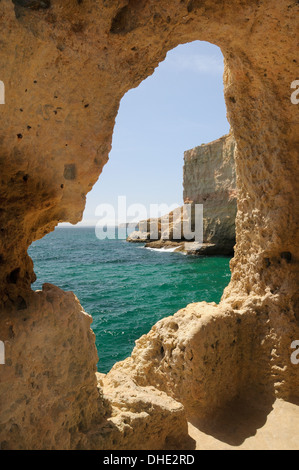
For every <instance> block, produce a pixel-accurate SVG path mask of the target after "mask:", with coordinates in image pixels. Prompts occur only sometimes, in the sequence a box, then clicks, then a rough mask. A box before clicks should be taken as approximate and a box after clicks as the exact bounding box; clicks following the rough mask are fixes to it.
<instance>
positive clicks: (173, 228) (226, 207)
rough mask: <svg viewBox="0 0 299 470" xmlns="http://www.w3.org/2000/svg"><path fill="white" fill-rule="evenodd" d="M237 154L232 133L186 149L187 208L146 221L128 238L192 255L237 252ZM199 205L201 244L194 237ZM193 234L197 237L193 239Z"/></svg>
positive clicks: (185, 193) (185, 182)
mask: <svg viewBox="0 0 299 470" xmlns="http://www.w3.org/2000/svg"><path fill="white" fill-rule="evenodd" d="M234 156H235V140H234V138H233V136H232V135H227V136H224V137H222V138H221V139H218V140H216V141H214V142H211V143H209V144H203V145H201V146H199V147H195V148H194V149H192V150H188V151H186V152H185V155H184V181H183V188H184V193H183V197H184V202H185V208H184V207H182V208H178V209H175V210H174V211H172V212H171V213H170V214H166V215H165V216H162V217H160V218H159V219H148V220H147V221H141V222H140V223H139V230H138V231H134V232H132V233H131V234H130V235H129V237H128V239H127V241H129V242H133V243H136V242H145V243H146V247H149V248H167V247H177V251H184V252H187V253H191V254H199V255H217V254H218V255H233V252H234V245H235V241H236V237H235V218H236V213H237V190H236V172H235V158H234ZM189 204H190V205H191V206H190V210H189V212H188V205H189ZM196 204H201V205H202V206H203V220H202V223H203V231H202V232H203V239H202V242H198V243H196V242H194V241H195V238H196V236H195V235H196V232H195V225H196V222H195V218H196V215H195V209H194V208H195V205H196ZM184 221H185V223H186V225H185V227H186V228H185V227H184ZM188 221H189V222H188ZM184 228H185V229H184ZM177 229H178V230H177ZM185 232H186V236H184V235H185ZM192 234H194V236H193V242H191V241H190V240H192V238H191V237H190V236H191V235H192Z"/></svg>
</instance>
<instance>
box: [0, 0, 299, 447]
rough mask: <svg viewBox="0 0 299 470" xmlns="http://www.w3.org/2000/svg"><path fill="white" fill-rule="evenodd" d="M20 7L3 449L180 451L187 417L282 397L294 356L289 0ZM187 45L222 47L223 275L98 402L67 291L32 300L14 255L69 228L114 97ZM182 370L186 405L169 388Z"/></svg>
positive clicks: (5, 133) (9, 104)
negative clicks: (231, 216) (225, 148)
mask: <svg viewBox="0 0 299 470" xmlns="http://www.w3.org/2000/svg"><path fill="white" fill-rule="evenodd" d="M28 5H29V4H28V3H27V6H24V2H21V1H15V2H12V1H11V0H1V2H0V17H1V31H0V34H1V46H2V47H1V55H0V74H1V75H0V79H1V80H2V81H3V82H4V84H5V93H6V96H5V103H6V104H5V105H1V106H0V113H1V122H2V127H1V136H0V148H1V153H0V166H1V173H0V175H1V189H0V292H1V297H0V298H1V320H0V322H1V323H0V324H1V329H0V340H3V341H4V343H5V348H6V355H7V354H8V355H7V359H10V361H9V363H6V364H5V365H4V366H3V365H0V395H1V404H0V441H1V443H2V447H3V448H112V447H113V448H130V447H131V448H136V447H137V446H139V445H140V448H141V446H142V444H141V442H145V441H146V439H147V436H153V437H152V439H151V440H149V442H150V445H151V447H157V448H161V447H165V448H167V447H168V445H169V446H174V445H175V444H174V442H175V440H176V442H177V443H176V445H177V446H181V445H182V444H180V443H179V442H182V441H183V440H184V438H186V432H187V431H186V416H187V417H189V416H190V415H191V414H194V413H195V414H197V418H198V419H199V418H200V417H201V416H207V415H208V414H209V409H210V410H215V413H216V412H217V409H219V408H221V407H222V406H224V404H225V403H227V402H229V401H231V400H233V399H235V398H236V396H238V397H240V398H242V397H244V396H245V395H246V398H248V399H250V397H253V398H252V400H255V401H258V400H260V399H261V397H263V396H266V397H268V398H270V399H271V400H274V398H275V397H279V398H282V399H285V400H293V401H294V402H296V399H297V400H298V390H299V368H298V365H295V364H292V363H291V361H290V353H291V349H290V346H291V343H292V341H294V340H296V339H299V313H298V312H299V310H298V305H299V304H298V300H299V298H298V251H299V250H298V248H299V238H298V203H297V201H298V199H299V194H298V191H299V189H298V135H299V132H298V130H299V129H298V107H297V106H296V105H294V104H292V102H291V100H290V96H291V93H292V91H293V90H292V89H291V83H292V82H293V81H294V80H296V79H297V78H298V77H297V65H298V64H297V57H296V51H297V43H298V33H297V22H298V20H297V18H298V12H299V4H298V2H297V1H290V0H288V1H287V0H274V1H273V0H259V1H255V0H254V1H252V2H244V1H242V0H232V1H231V2H223V1H215V0H202V1H196V0H189V1H187V0H186V1H172V2H170V1H169V0H161V1H159V2H156V1H154V0H146V1H145V0H138V1H137V0H117V1H114V0H113V1H111V0H105V1H104V0H84V1H83V2H75V1H73V0H63V1H62V0H52V1H51V2H50V1H49V2H34V5H33V2H32V4H31V5H30V8H29V7H28ZM193 40H204V41H209V42H212V43H214V44H216V45H218V46H219V47H221V50H222V52H223V55H224V59H225V73H224V94H225V100H226V104H227V112H228V119H229V122H230V125H231V128H232V132H233V135H234V138H235V140H236V144H237V151H236V154H235V161H236V178H237V198H238V199H237V204H238V213H237V218H236V247H235V257H234V259H233V260H232V262H231V270H232V279H231V282H230V284H229V286H228V287H227V289H226V290H225V292H224V295H223V298H222V301H221V303H220V305H219V306H215V305H212V306H210V305H207V304H201V306H199V307H196V308H195V307H194V306H191V307H187V309H186V311H185V312H183V313H182V312H181V313H178V314H177V316H176V318H175V320H173V322H174V323H176V324H177V326H176V325H175V324H174V323H173V325H172V321H171V320H164V323H162V324H159V325H158V326H157V327H154V329H153V331H152V332H151V333H149V335H148V336H147V337H145V338H143V339H142V340H140V342H139V343H138V344H137V349H136V350H135V352H134V354H133V356H132V358H131V359H128V360H127V361H125V362H124V363H122V364H119V365H118V366H115V367H116V369H113V370H112V371H111V373H110V374H109V375H108V376H107V377H106V378H105V380H103V381H102V383H103V387H104V391H103V392H101V391H100V390H101V386H100V387H98V385H97V381H96V375H95V364H96V351H95V347H94V341H93V336H92V333H91V332H90V327H89V323H90V319H89V317H88V316H86V315H85V314H84V313H83V312H82V310H81V308H80V306H79V305H78V302H77V301H76V300H75V299H74V297H72V300H70V297H69V294H65V293H63V292H61V291H60V292H59V293H58V292H56V291H55V289H54V291H52V288H51V289H49V288H48V287H46V288H45V290H44V292H43V293H42V294H41V293H33V292H31V283H32V281H33V280H34V272H33V265H32V261H31V260H30V258H29V257H28V255H27V248H28V246H29V245H30V244H31V243H32V241H34V240H36V239H38V238H40V237H42V236H43V235H45V234H46V233H48V232H49V231H51V230H53V228H54V227H55V226H56V225H57V223H58V222H62V221H65V222H66V221H69V222H71V223H76V222H78V221H79V220H80V219H81V217H82V212H83V209H84V206H85V198H86V194H87V193H88V192H89V191H90V190H91V189H92V186H93V184H94V183H95V182H96V180H97V178H98V176H99V174H100V173H101V171H102V168H103V166H104V165H105V163H106V162H107V160H108V153H109V150H110V146H111V139H112V132H113V126H114V122H115V117H116V114H117V110H118V107H119V102H120V99H121V98H122V96H123V95H124V94H125V93H126V92H127V91H128V90H129V89H131V88H134V87H136V86H137V85H138V84H139V83H140V82H141V81H142V80H143V79H145V78H146V77H148V76H149V75H150V74H151V73H152V72H153V71H154V69H155V67H156V66H157V65H158V64H159V62H161V61H162V60H163V59H164V58H165V56H166V53H167V52H168V51H169V50H170V49H172V48H174V47H176V46H177V45H179V44H183V43H187V42H190V41H193ZM49 290H50V291H51V292H49ZM47 296H48V299H47ZM195 310H196V312H195V313H194V311H195ZM192 312H193V313H192ZM205 312H206V313H205ZM179 317H182V319H181V320H180V318H179ZM191 317H192V321H191ZM188 318H189V319H190V321H191V323H190V331H189V330H188V328H187V326H186V325H187V323H186V319H188ZM204 318H205V320H204ZM25 319H27V320H25ZM82 338H83V339H82ZM81 343H82V344H81ZM212 345H213V346H214V347H212ZM233 345H235V346H233ZM162 347H163V350H162ZM184 348H185V351H186V353H185V352H184ZM217 348H219V352H217V351H218V350H217ZM78 351H82V357H81V354H80V355H78V354H77V352H78ZM165 351H166V352H165ZM171 351H173V354H171ZM180 351H181V352H180ZM164 352H165V353H164ZM191 352H192V353H193V359H192V361H191V357H192V356H191ZM23 353H25V354H23ZM184 354H188V355H186V356H184ZM182 358H184V361H185V362H184V361H183V359H182ZM159 361H160V362H159ZM168 361H169V364H167V362H168ZM188 361H189V362H188ZM193 361H195V362H194V366H193V365H192V363H193ZM160 363H161V364H160ZM196 363H197V364H198V368H197V367H196ZM159 364H160V365H159ZM174 365H175V366H176V365H177V366H178V368H179V370H180V374H176V373H175V370H174V368H173V366H174ZM147 371H148V373H147ZM185 372H186V373H187V374H188V376H189V377H190V381H191V382H190V383H191V385H190V393H187V391H185V390H183V389H182V387H181V385H180V384H181V382H184V381H185V379H184V376H185ZM124 374H125V376H126V380H124ZM118 386H119V387H120V389H118V391H117V387H118ZM106 387H107V388H106ZM135 387H136V389H137V392H136V397H137V400H136V401H134V400H131V398H130V397H131V392H132V389H133V388H135ZM105 388H106V390H107V392H105ZM114 389H115V390H114ZM105 393H106V398H105ZM128 394H129V396H128ZM151 395H152V396H151ZM213 396H215V398H213ZM138 397H140V400H139V399H138ZM151 401H152V403H153V406H149V403H150V402H151ZM178 401H179V402H180V403H182V404H185V409H186V412H187V415H186V416H184V410H183V409H182V407H181V404H178ZM109 403H110V404H109ZM111 403H112V404H113V408H112V405H111ZM136 403H138V409H136ZM130 407H132V410H133V411H128V409H130ZM117 408H118V409H119V410H121V411H120V414H119V415H118V416H119V418H117V416H116V414H117ZM107 410H108V411H107ZM107 413H108V415H107ZM128 413H129V421H128V420H127V419H128ZM130 413H132V414H130ZM107 416H108V417H107ZM47 420H48V423H47ZM105 420H106V421H107V422H105ZM146 421H147V423H146ZM146 424H147V426H146ZM134 426H136V429H137V431H136V433H134ZM145 430H147V433H148V434H147V435H144V434H143V433H144V432H145ZM178 433H180V436H178ZM113 436H114V437H113ZM115 436H116V437H115ZM110 445H111V447H110Z"/></svg>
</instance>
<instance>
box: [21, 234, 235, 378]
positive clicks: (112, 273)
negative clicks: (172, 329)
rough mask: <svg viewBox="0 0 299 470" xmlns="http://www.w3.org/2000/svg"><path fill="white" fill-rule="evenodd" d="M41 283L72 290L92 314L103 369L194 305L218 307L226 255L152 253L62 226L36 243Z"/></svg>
mask: <svg viewBox="0 0 299 470" xmlns="http://www.w3.org/2000/svg"><path fill="white" fill-rule="evenodd" d="M29 255H30V256H31V257H32V259H33V261H34V268H35V273H36V275H37V281H36V282H35V284H33V289H35V290H37V289H41V287H42V285H43V284H44V283H45V282H49V283H51V284H55V285H57V286H59V287H60V288H61V289H63V290H71V291H73V292H74V293H75V294H76V295H77V297H78V298H79V300H80V302H81V305H82V306H83V307H84V309H85V310H86V312H88V313H89V314H90V315H92V317H93V323H92V328H93V330H94V332H95V334H96V345H97V349H98V354H99V358H100V360H99V363H98V370H99V371H100V372H104V373H106V372H108V371H109V370H110V369H111V367H112V366H113V364H115V362H117V361H121V360H123V359H125V358H126V357H128V356H129V355H130V354H131V352H132V349H133V347H134V343H135V340H136V339H138V338H139V337H140V336H142V335H143V334H145V333H148V331H149V330H150V329H151V327H152V326H153V325H154V324H155V323H156V322H157V321H158V320H160V319H161V318H163V317H166V316H169V315H172V314H173V313H175V312H176V311H177V310H179V309H181V308H183V307H185V306H186V305H187V304H189V303H191V302H199V301H203V300H205V301H208V302H219V300H220V298H221V295H222V292H223V289H224V288H225V287H226V286H227V284H228V283H229V280H230V270H229V258H225V257H210V258H208V257H200V258H199V257H194V256H184V255H182V254H180V253H171V252H162V251H152V250H148V249H146V248H144V246H143V245H140V244H131V243H127V242H126V241H125V240H117V239H113V240H110V239H109V240H99V239H97V237H96V235H95V229H94V228H61V227H58V228H57V229H56V230H55V232H53V233H50V234H49V235H47V236H46V237H44V238H43V239H42V240H39V241H37V242H35V243H33V244H32V246H31V247H30V248H29Z"/></svg>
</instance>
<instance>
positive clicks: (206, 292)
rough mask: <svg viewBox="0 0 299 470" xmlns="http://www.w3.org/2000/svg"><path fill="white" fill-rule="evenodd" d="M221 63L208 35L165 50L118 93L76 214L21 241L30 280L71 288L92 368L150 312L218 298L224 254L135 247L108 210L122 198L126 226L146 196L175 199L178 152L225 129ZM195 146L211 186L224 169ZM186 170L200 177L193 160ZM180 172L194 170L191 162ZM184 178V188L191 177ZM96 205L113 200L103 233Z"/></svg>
mask: <svg viewBox="0 0 299 470" xmlns="http://www.w3.org/2000/svg"><path fill="white" fill-rule="evenodd" d="M223 68H224V66H223V56H222V53H221V51H220V49H219V48H218V47H217V46H214V45H212V44H210V43H205V42H202V41H194V42H192V43H189V44H185V45H181V46H178V47H176V48H175V49H173V50H171V51H170V52H169V53H168V55H167V57H166V59H165V60H164V61H163V62H161V64H160V65H159V67H158V68H157V69H156V71H155V72H154V74H153V75H152V76H151V77H149V78H147V79H146V80H144V81H143V82H142V83H141V84H140V86H139V87H138V88H136V89H133V90H130V91H129V92H128V93H127V94H126V95H125V96H124V98H123V99H122V102H121V105H120V109H119V113H118V117H117V120H116V125H115V130H114V135H113V143H112V151H111V153H110V157H109V160H110V161H109V164H108V165H106V166H105V167H104V170H103V173H102V175H101V176H100V178H99V180H98V182H97V183H96V185H95V186H94V188H93V189H92V191H91V192H90V193H89V195H88V197H87V204H86V209H85V212H84V216H83V220H82V222H81V223H79V224H78V225H77V226H74V227H73V226H70V225H69V224H60V225H59V226H58V227H57V228H56V230H55V231H54V232H53V233H51V234H48V235H47V236H46V237H44V238H43V239H41V240H39V241H37V242H34V243H33V244H32V245H31V247H30V249H29V254H30V256H31V257H32V259H33V261H34V265H35V272H36V274H37V281H36V282H35V284H34V285H33V289H41V287H42V285H43V283H45V282H49V283H53V284H55V285H57V286H58V287H60V288H62V289H63V290H71V291H73V292H74V293H75V294H76V295H77V297H78V298H79V300H80V303H81V305H82V306H83V308H84V309H85V310H86V311H87V312H88V313H89V314H91V315H92V317H93V323H92V329H93V331H94V332H95V334H96V345H97V349H98V354H99V358H100V359H99V363H98V370H99V371H100V372H103V373H106V372H108V371H109V370H110V369H111V367H112V366H113V365H114V364H115V363H116V362H119V361H121V360H123V359H125V358H126V357H128V356H129V355H130V354H131V352H132V349H133V347H134V344H135V341H136V340H137V339H138V338H140V337H141V336H142V335H143V334H146V333H148V331H149V330H150V329H151V327H152V326H153V325H154V324H155V323H156V322H157V321H159V320H160V319H162V318H164V317H166V316H169V315H172V314H174V313H175V312H176V311H178V310H179V309H181V308H184V307H185V306H186V305H187V304H189V303H193V302H200V301H208V302H216V303H218V302H219V301H220V298H221V296H222V293H223V290H224V288H225V287H226V286H227V285H228V283H229V281H230V269H229V259H230V257H229V256H227V253H224V256H222V255H218V256H200V257H198V256H193V255H187V256H184V255H183V254H182V253H174V252H173V250H172V249H169V250H168V251H167V252H162V251H161V250H159V249H155V248H149V249H144V244H135V243H134V244H131V243H127V242H126V241H125V237H123V236H122V239H121V238H119V237H118V232H117V231H115V230H114V226H115V225H118V223H119V222H121V221H122V222H123V221H124V219H121V220H120V219H119V218H117V217H118V216H119V211H118V209H117V206H118V197H119V196H122V197H124V196H125V197H126V204H127V206H126V207H127V208H129V211H127V213H126V215H128V218H127V220H125V224H126V223H127V222H130V223H131V224H132V226H134V224H135V225H136V223H137V222H139V221H140V220H141V219H144V218H146V214H150V215H151V212H150V207H151V205H152V204H156V205H159V206H160V207H164V213H166V212H167V210H166V208H167V207H169V208H172V209H173V208H174V207H179V206H181V205H182V204H183V202H184V200H185V199H186V194H185V193H186V191H185V190H186V188H184V191H183V188H182V185H183V171H182V167H183V156H184V152H185V151H186V150H188V149H191V148H192V149H194V148H199V147H200V146H201V144H206V145H208V144H209V142H212V141H215V140H217V139H218V138H219V137H221V136H223V135H225V134H228V132H229V125H228V122H227V119H226V107H225V102H224V96H223ZM203 148H204V152H203V154H201V153H200V154H199V156H198V158H197V160H196V161H197V164H198V161H199V163H200V159H202V160H203V162H202V165H208V166H209V165H210V167H209V168H208V170H207V171H205V170H203V171H202V174H203V178H204V179H205V181H206V185H207V188H210V189H209V190H210V191H215V187H216V186H217V185H221V184H222V181H221V178H224V177H225V178H229V175H228V174H227V172H226V173H225V174H224V175H220V176H221V177H220V178H218V179H217V177H218V176H217V174H218V173H219V168H218V167H217V166H216V167H213V163H212V164H210V163H209V156H211V153H213V149H212V150H210V149H209V148H208V147H207V148H206V147H203ZM217 152H219V149H218V150H217ZM189 163H190V162H189ZM187 165H188V161H186V160H185V169H186V167H187ZM184 171H185V170H184ZM196 171H197V172H196V178H200V175H201V173H200V171H201V170H200V168H199V169H198V170H196ZM188 172H189V173H190V174H194V175H195V173H194V171H193V169H192V168H190V169H189V170H188ZM208 172H210V174H208ZM217 172H218V173H217ZM220 173H221V172H220ZM215 175H216V176H215ZM194 177H195V176H194ZM187 179H188V178H187ZM184 183H185V181H184ZM188 184H190V185H191V186H192V191H193V193H194V188H195V190H196V181H192V183H191V182H189V183H188ZM223 185H224V187H225V181H224V183H223ZM211 188H212V189H211ZM224 189H225V188H224ZM192 191H191V192H192ZM224 192H225V191H224ZM187 196H188V194H187ZM209 197H210V195H209V193H208V190H207V191H206V193H205V194H202V201H200V202H201V203H202V204H203V205H205V203H206V200H207V199H208V198H209ZM187 198H188V197H187ZM211 199H213V197H212V198H211ZM99 204H100V205H101V204H102V205H103V204H104V205H106V206H107V205H109V206H110V207H112V208H114V209H115V210H114V214H115V215H116V219H114V221H113V220H112V219H109V217H108V216H107V213H106V214H105V224H104V225H105V227H107V226H108V227H107V228H105V229H104V230H103V232H106V234H107V237H108V238H107V239H106V240H99V238H97V237H96V230H95V226H96V225H99V223H100V225H101V221H100V220H99V215H101V216H103V214H104V212H103V211H99V209H98V207H99ZM142 208H143V209H142ZM211 210H212V211H213V210H214V208H213V206H212V209H211ZM221 210H222V208H221ZM164 213H160V214H159V215H160V216H161V215H164ZM114 222H116V223H114ZM131 230H132V229H131ZM213 231H214V232H215V227H210V232H211V233H212V232H213ZM122 233H123V232H122ZM129 233H130V230H129V231H128V232H127V234H129ZM115 234H116V236H115ZM214 235H215V234H214Z"/></svg>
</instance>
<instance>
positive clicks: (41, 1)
mask: <svg viewBox="0 0 299 470" xmlns="http://www.w3.org/2000/svg"><path fill="white" fill-rule="evenodd" d="M12 3H13V4H14V5H16V6H20V7H23V8H30V9H31V10H40V9H44V10H45V9H46V8H50V6H51V0H12Z"/></svg>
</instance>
